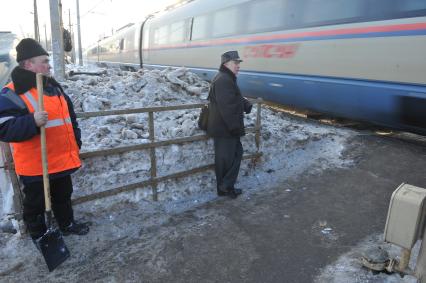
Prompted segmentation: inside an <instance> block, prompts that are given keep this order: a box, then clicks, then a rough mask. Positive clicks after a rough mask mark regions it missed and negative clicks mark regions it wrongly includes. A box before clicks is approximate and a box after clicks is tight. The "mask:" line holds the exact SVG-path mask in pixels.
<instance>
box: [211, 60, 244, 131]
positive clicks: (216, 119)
mask: <svg viewBox="0 0 426 283" xmlns="http://www.w3.org/2000/svg"><path fill="white" fill-rule="evenodd" d="M209 102H210V105H209V119H208V127H207V134H208V135H209V136H210V137H240V136H244V135H245V131H244V112H246V113H250V111H251V108H252V105H251V103H250V102H249V101H248V100H247V99H245V98H244V97H243V96H242V95H241V91H240V89H239V87H238V85H237V77H236V76H235V74H234V73H232V71H231V70H229V69H228V68H227V67H225V66H223V65H221V66H220V69H219V73H218V74H217V75H216V76H215V77H214V79H213V81H212V83H211V86H210V92H209Z"/></svg>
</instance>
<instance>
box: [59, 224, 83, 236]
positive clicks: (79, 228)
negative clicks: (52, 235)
mask: <svg viewBox="0 0 426 283" xmlns="http://www.w3.org/2000/svg"><path fill="white" fill-rule="evenodd" d="M60 230H61V232H62V235H64V236H68V235H71V234H74V235H80V236H81V235H86V234H87V233H89V230H90V229H89V223H87V222H83V223H77V222H75V221H72V222H71V224H70V225H68V226H66V227H61V228H60Z"/></svg>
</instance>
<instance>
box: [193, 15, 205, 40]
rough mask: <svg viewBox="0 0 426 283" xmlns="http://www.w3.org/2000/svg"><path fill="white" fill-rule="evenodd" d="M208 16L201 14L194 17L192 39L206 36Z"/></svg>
mask: <svg viewBox="0 0 426 283" xmlns="http://www.w3.org/2000/svg"><path fill="white" fill-rule="evenodd" d="M207 22H208V16H207V15H202V16H198V17H195V18H194V21H193V23H192V35H191V39H192V40H197V39H204V38H207V32H208V24H207Z"/></svg>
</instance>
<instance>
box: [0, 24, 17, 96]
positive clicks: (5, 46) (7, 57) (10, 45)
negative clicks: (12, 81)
mask: <svg viewBox="0 0 426 283" xmlns="http://www.w3.org/2000/svg"><path fill="white" fill-rule="evenodd" d="M16 42H17V37H16V35H15V34H13V33H11V32H8V31H0V88H3V86H4V85H5V84H6V83H7V81H8V80H9V77H10V74H11V73H12V70H13V69H14V68H15V66H16V65H17V62H16V60H15V58H16V52H15V48H14V47H15V45H16Z"/></svg>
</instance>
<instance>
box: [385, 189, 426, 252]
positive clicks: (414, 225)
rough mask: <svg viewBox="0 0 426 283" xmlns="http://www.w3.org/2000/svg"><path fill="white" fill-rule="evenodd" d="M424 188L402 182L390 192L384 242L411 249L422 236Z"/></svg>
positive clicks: (425, 193)
mask: <svg viewBox="0 0 426 283" xmlns="http://www.w3.org/2000/svg"><path fill="white" fill-rule="evenodd" d="M425 199H426V190H425V189H423V188H419V187H415V186H412V185H408V184H404V183H402V184H401V185H400V186H399V187H398V188H397V189H396V190H395V191H394V192H393V194H392V198H391V201H390V204H389V210H388V217H387V220H386V226H385V242H389V243H392V244H395V245H398V246H400V247H402V248H405V249H408V250H411V249H412V247H413V246H414V244H415V243H416V242H417V240H418V239H421V237H422V236H423V235H422V233H423V231H424V225H425V217H426V204H425V203H426V201H425Z"/></svg>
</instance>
